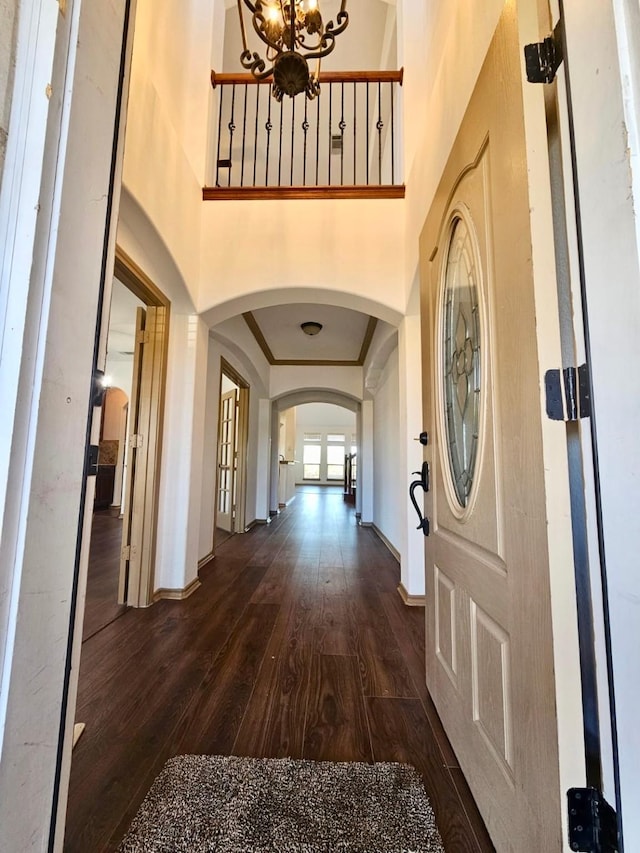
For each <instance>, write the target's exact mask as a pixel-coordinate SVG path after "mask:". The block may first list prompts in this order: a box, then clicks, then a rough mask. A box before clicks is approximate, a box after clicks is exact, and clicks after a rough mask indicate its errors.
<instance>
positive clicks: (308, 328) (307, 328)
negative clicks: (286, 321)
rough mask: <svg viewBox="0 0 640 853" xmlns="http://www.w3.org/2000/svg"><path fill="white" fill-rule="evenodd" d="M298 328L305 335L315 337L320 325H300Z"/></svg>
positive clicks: (310, 323) (312, 323) (320, 327)
mask: <svg viewBox="0 0 640 853" xmlns="http://www.w3.org/2000/svg"><path fill="white" fill-rule="evenodd" d="M300 328H301V329H302V331H303V332H304V333H305V335H317V334H318V332H319V331H320V330H321V329H322V323H314V322H309V323H300Z"/></svg>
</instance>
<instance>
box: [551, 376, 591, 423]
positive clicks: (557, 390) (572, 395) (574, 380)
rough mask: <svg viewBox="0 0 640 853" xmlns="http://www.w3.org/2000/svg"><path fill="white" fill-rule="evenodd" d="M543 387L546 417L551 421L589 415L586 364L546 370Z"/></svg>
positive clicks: (588, 382) (589, 386)
mask: <svg viewBox="0 0 640 853" xmlns="http://www.w3.org/2000/svg"><path fill="white" fill-rule="evenodd" d="M544 388H545V400H546V409H547V417H548V418H550V419H551V420H552V421H579V420H581V419H582V418H588V417H590V416H591V381H590V378H589V369H588V367H587V365H586V364H581V365H580V367H565V368H564V370H547V372H546V373H545V375H544Z"/></svg>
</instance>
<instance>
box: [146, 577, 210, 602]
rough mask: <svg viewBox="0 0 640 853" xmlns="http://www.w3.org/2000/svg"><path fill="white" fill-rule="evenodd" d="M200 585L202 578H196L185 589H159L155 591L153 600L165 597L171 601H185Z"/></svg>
mask: <svg viewBox="0 0 640 853" xmlns="http://www.w3.org/2000/svg"><path fill="white" fill-rule="evenodd" d="M199 586H200V578H194V579H193V580H192V581H191V583H190V584H189V585H188V586H186V587H185V588H184V589H157V590H156V591H155V593H154V596H153V600H154V602H155V601H160V600H161V599H163V598H166V599H169V600H170V601H184V599H185V598H189V596H190V595H192V594H193V593H194V592H195V591H196V590H197V589H198V587H199Z"/></svg>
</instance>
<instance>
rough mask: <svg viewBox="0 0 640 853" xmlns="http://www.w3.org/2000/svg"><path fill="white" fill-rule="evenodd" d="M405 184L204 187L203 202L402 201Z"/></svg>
mask: <svg viewBox="0 0 640 853" xmlns="http://www.w3.org/2000/svg"><path fill="white" fill-rule="evenodd" d="M404 197H405V185H404V184H395V185H391V184H387V185H385V186H351V187H348V186H344V187H203V189H202V200H203V201H277V200H280V199H306V200H308V201H318V200H321V199H337V198H341V199H347V198H364V199H395V198H400V199H403V198H404Z"/></svg>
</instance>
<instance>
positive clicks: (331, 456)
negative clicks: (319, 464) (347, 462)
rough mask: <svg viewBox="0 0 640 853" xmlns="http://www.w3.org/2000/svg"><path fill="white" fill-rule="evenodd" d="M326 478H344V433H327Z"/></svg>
mask: <svg viewBox="0 0 640 853" xmlns="http://www.w3.org/2000/svg"><path fill="white" fill-rule="evenodd" d="M327 480H344V434H343V435H338V434H337V433H329V434H328V435H327Z"/></svg>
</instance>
